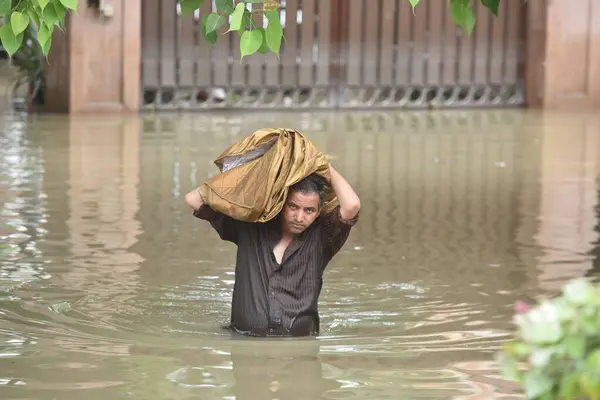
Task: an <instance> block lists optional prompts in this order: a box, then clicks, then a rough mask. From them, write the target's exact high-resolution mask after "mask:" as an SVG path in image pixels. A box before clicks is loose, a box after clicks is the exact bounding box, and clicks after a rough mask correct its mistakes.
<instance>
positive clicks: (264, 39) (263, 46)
mask: <svg viewBox="0 0 600 400" xmlns="http://www.w3.org/2000/svg"><path fill="white" fill-rule="evenodd" d="M258 30H259V31H260V33H261V35H262V42H261V44H260V48H259V49H258V52H259V53H260V54H267V50H268V49H267V37H266V32H265V28H258Z"/></svg>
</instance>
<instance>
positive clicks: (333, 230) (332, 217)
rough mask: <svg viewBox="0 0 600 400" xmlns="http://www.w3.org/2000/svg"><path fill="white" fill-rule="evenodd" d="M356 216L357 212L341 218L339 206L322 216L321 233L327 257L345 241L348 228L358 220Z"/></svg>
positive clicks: (348, 232) (332, 254) (336, 250)
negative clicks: (348, 217) (354, 214)
mask: <svg viewBox="0 0 600 400" xmlns="http://www.w3.org/2000/svg"><path fill="white" fill-rule="evenodd" d="M358 216H359V214H356V216H355V217H354V218H352V219H344V218H342V214H341V212H340V206H337V207H336V208H334V209H333V210H332V211H330V212H329V213H328V214H326V215H325V216H324V217H325V218H324V220H323V227H322V229H321V235H322V240H323V243H324V246H325V254H326V256H327V258H331V257H333V256H334V255H335V254H336V253H337V252H338V251H340V249H341V248H342V246H343V245H344V243H346V240H347V239H348V236H349V235H350V230H351V229H352V227H353V226H354V225H355V224H356V223H357V222H358Z"/></svg>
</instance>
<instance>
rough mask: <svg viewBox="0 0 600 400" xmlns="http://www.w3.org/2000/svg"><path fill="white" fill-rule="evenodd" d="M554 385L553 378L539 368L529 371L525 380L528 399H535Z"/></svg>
mask: <svg viewBox="0 0 600 400" xmlns="http://www.w3.org/2000/svg"><path fill="white" fill-rule="evenodd" d="M552 385H553V382H552V378H550V377H549V376H546V375H544V374H543V373H542V372H540V371H539V370H533V371H529V373H528V374H527V375H525V380H524V382H523V386H524V387H525V393H526V395H527V398H528V399H535V398H538V397H540V396H542V395H544V394H545V393H546V392H548V391H549V390H550V389H552Z"/></svg>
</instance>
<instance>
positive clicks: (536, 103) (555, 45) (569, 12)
mask: <svg viewBox="0 0 600 400" xmlns="http://www.w3.org/2000/svg"><path fill="white" fill-rule="evenodd" d="M528 4H529V9H528V21H527V30H528V32H527V49H526V61H525V63H526V67H525V77H526V90H527V103H528V106H530V107H542V108H545V109H563V110H569V109H571V110H595V109H598V108H600V2H598V1H597V0H578V1H571V0H552V1H549V0H536V1H530V2H528Z"/></svg>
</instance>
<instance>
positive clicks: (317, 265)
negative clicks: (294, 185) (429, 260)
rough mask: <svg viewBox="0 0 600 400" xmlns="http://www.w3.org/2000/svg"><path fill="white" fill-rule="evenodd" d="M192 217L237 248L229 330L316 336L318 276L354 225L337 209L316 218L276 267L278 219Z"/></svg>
mask: <svg viewBox="0 0 600 400" xmlns="http://www.w3.org/2000/svg"><path fill="white" fill-rule="evenodd" d="M194 216H195V217H197V218H200V219H203V220H206V221H208V222H210V224H211V226H212V227H213V228H214V229H215V230H216V231H217V233H218V234H219V236H220V237H221V239H223V240H227V241H230V242H233V243H235V244H236V245H237V247H238V250H237V259H236V268H235V283H234V286H233V299H232V305H231V321H230V325H229V327H230V328H231V329H233V330H235V331H237V332H240V333H244V334H248V335H254V336H306V335H316V334H318V333H319V313H318V304H317V303H318V298H319V294H320V293H321V287H322V285H323V272H324V271H325V267H326V266H327V264H328V263H329V261H331V259H332V258H333V256H334V255H335V254H336V253H337V252H338V251H339V250H340V249H341V247H342V246H343V244H344V243H345V242H346V239H347V238H348V235H349V234H350V229H351V228H352V226H354V224H355V223H356V222H357V220H358V215H357V216H356V217H354V218H353V219H352V220H344V219H343V218H342V216H341V214H340V208H339V206H337V207H336V208H335V209H334V210H333V211H331V212H329V213H327V214H325V215H320V216H319V217H318V218H317V219H316V220H315V221H314V222H313V224H312V225H311V226H309V227H308V228H307V229H306V230H305V231H304V232H303V233H302V234H300V235H298V236H296V237H295V238H294V239H293V240H292V242H291V243H290V244H289V245H288V247H287V249H286V250H285V253H284V254H283V259H282V261H281V264H278V263H277V261H276V259H275V254H274V253H273V249H274V248H275V245H276V244H277V243H278V242H279V240H280V238H281V229H280V227H281V223H280V220H279V218H278V217H276V218H274V219H272V220H271V221H269V222H266V223H248V222H242V221H238V220H235V219H233V218H231V217H229V216H226V215H224V214H222V213H219V212H216V211H214V210H213V209H211V208H210V207H209V206H207V205H203V206H202V207H201V208H200V209H199V210H197V211H195V212H194Z"/></svg>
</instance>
